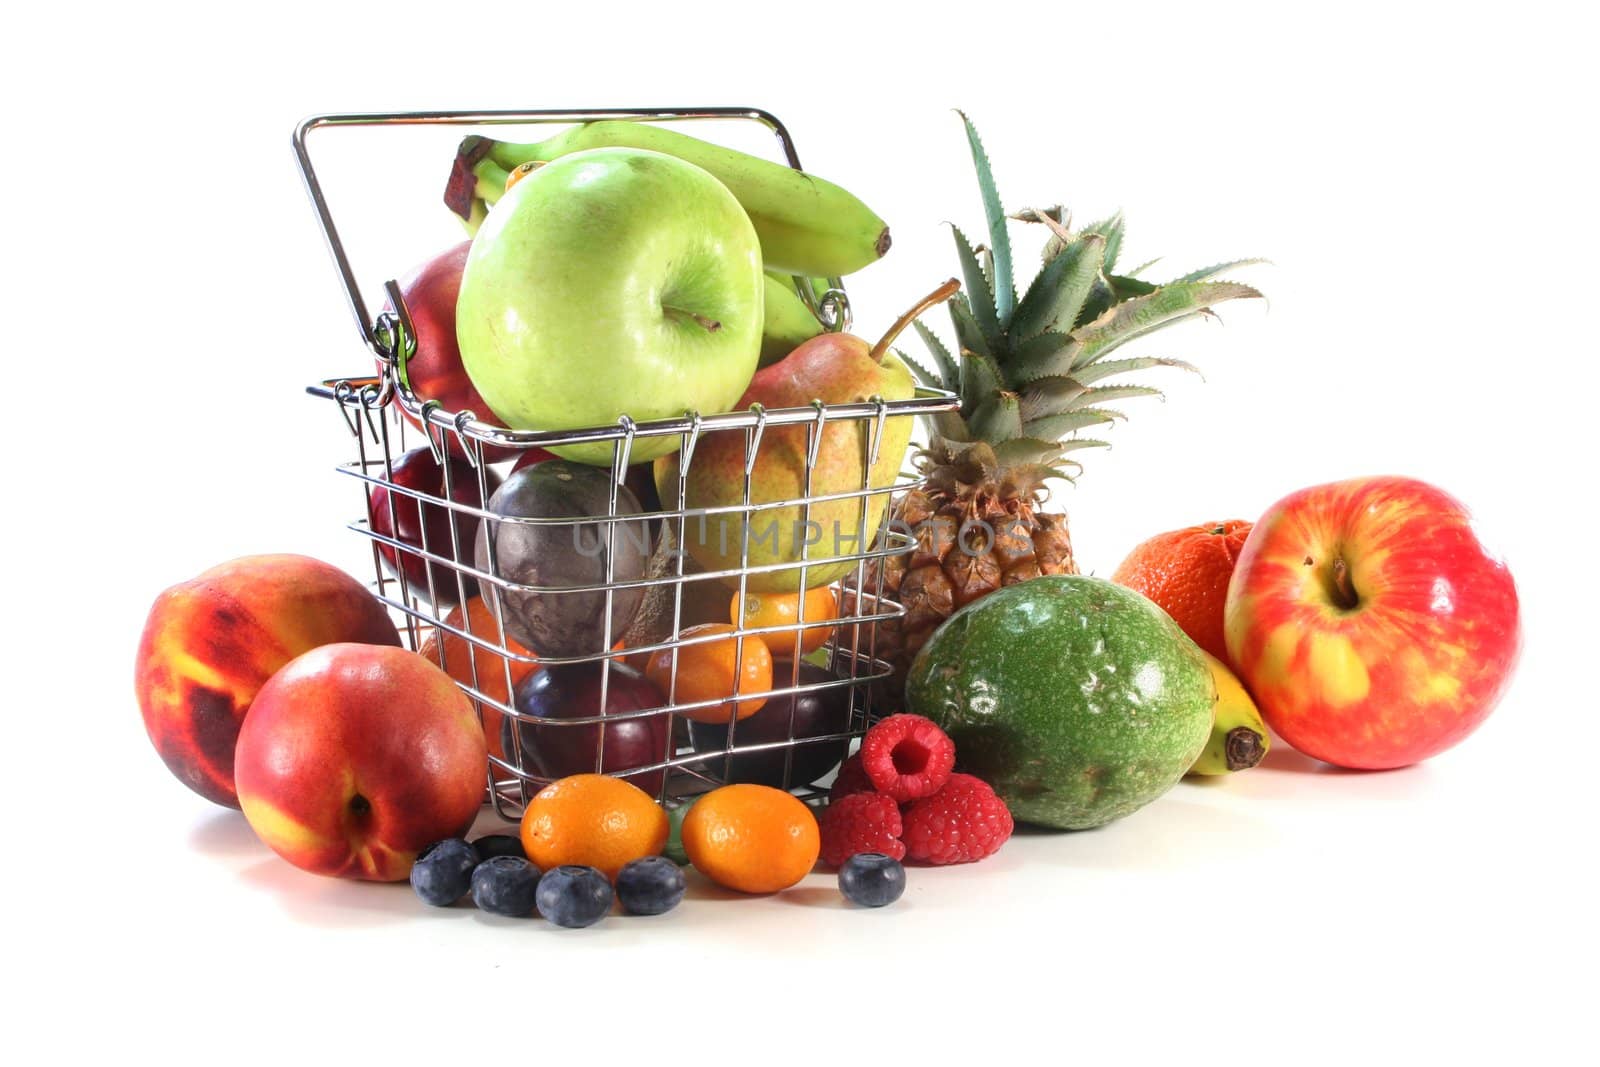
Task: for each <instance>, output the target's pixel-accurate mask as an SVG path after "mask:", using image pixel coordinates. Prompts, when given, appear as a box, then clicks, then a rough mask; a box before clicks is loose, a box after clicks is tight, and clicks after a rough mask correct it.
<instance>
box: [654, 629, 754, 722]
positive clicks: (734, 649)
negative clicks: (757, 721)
mask: <svg viewBox="0 0 1600 1067" xmlns="http://www.w3.org/2000/svg"><path fill="white" fill-rule="evenodd" d="M733 632H734V627H732V626H730V625H728V624H727V623H725V622H707V623H702V624H701V625H699V626H691V627H689V628H688V629H687V630H685V631H683V633H681V634H679V635H678V636H679V638H685V637H704V636H707V635H709V634H729V635H732V634H733ZM742 644H743V649H742V650H741V648H740V645H741V642H740V640H739V638H737V637H733V636H729V637H725V638H723V639H722V640H720V641H707V642H705V643H704V644H698V645H684V646H682V647H681V648H679V649H678V687H677V689H676V691H674V690H673V688H672V649H670V648H663V649H660V650H659V651H657V652H654V653H652V654H651V656H650V662H649V663H648V664H646V665H645V669H644V674H645V677H646V678H649V679H650V680H651V681H652V682H654V683H655V684H656V687H657V688H659V689H660V690H661V691H662V692H663V693H665V694H667V695H668V696H670V697H672V698H673V699H674V700H675V701H676V702H677V703H679V704H693V703H696V702H697V701H701V700H726V699H727V698H728V697H734V696H744V695H745V694H746V693H763V694H764V693H766V692H768V691H769V690H771V689H772V653H771V652H769V651H768V650H767V646H766V645H764V644H762V643H761V642H760V641H758V640H756V639H755V638H754V637H746V638H745V639H744V640H743V642H742ZM735 679H737V684H735ZM766 702H767V698H766V697H765V696H756V697H751V698H749V699H748V700H741V701H739V702H738V703H737V704H734V703H733V702H732V701H728V702H727V703H724V704H712V705H709V706H707V707H703V708H695V709H693V710H692V711H686V712H684V713H683V714H684V715H686V716H687V717H688V718H691V719H693V720H694V721H696V722H711V723H722V722H727V721H728V720H729V719H730V718H733V717H734V714H733V712H734V709H735V708H737V709H738V715H737V717H738V718H740V719H748V718H749V717H750V716H752V715H754V714H755V713H756V712H758V711H760V710H761V707H762V705H764V704H765V703H766Z"/></svg>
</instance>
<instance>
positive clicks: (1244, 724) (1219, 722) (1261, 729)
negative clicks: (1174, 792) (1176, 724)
mask: <svg viewBox="0 0 1600 1067" xmlns="http://www.w3.org/2000/svg"><path fill="white" fill-rule="evenodd" d="M1202 654H1203V655H1204V656H1205V657H1206V662H1207V663H1208V664H1209V665H1210V666H1211V677H1212V679H1213V680H1215V682H1216V683H1217V707H1216V714H1215V716H1213V718H1212V721H1211V737H1210V738H1209V739H1208V740H1207V741H1206V747H1205V751H1203V752H1201V753H1200V758H1199V759H1197V760H1195V761H1194V766H1192V767H1190V768H1189V773H1190V774H1206V775H1211V774H1231V773H1232V772H1234V771H1243V770H1248V769H1249V768H1251V767H1254V766H1255V765H1256V764H1258V763H1260V762H1261V758H1262V757H1263V756H1265V755H1266V754H1267V749H1269V748H1271V747H1272V739H1271V737H1269V736H1268V735H1267V724H1266V723H1264V722H1262V721H1261V713H1260V712H1259V711H1257V710H1256V705H1255V701H1253V700H1251V699H1250V694H1249V693H1248V692H1246V691H1245V688H1244V685H1243V683H1241V682H1240V681H1239V679H1238V678H1237V677H1235V676H1234V673H1233V672H1232V671H1230V670H1229V669H1228V668H1227V665H1226V664H1224V663H1223V662H1222V661H1221V660H1219V659H1217V658H1216V657H1215V656H1213V655H1212V654H1211V653H1209V652H1204V653H1202Z"/></svg>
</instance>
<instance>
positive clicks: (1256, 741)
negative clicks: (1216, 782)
mask: <svg viewBox="0 0 1600 1067" xmlns="http://www.w3.org/2000/svg"><path fill="white" fill-rule="evenodd" d="M1266 754H1267V749H1266V746H1264V745H1263V744H1262V743H1261V735H1260V734H1258V733H1256V732H1255V731H1254V730H1252V729H1250V727H1248V726H1235V727H1234V728H1233V729H1231V730H1229V731H1228V735H1227V737H1225V738H1224V739H1223V742H1222V755H1223V758H1224V759H1225V760H1226V761H1227V763H1228V770H1230V771H1244V770H1249V769H1250V768H1251V767H1254V766H1255V765H1256V764H1258V763H1260V762H1261V757H1263V756H1265V755H1266Z"/></svg>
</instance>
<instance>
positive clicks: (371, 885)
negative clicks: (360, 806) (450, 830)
mask: <svg viewBox="0 0 1600 1067" xmlns="http://www.w3.org/2000/svg"><path fill="white" fill-rule="evenodd" d="M239 880H240V881H241V882H243V883H244V884H245V885H246V886H247V887H249V888H251V889H257V890H260V891H262V892H265V893H269V894H271V895H272V897H273V899H275V900H276V901H277V902H278V904H279V905H280V906H281V907H282V908H283V910H284V911H285V912H286V913H287V914H288V915H289V916H290V917H291V918H293V919H294V920H295V921H296V922H301V923H304V924H306V925H307V926H317V927H327V928H333V929H341V930H348V929H351V928H353V927H373V926H388V925H393V924H397V923H405V922H426V921H430V920H432V921H443V920H448V919H450V918H453V917H455V916H456V915H458V914H461V915H464V914H466V913H467V912H469V911H470V910H472V909H471V908H470V906H468V907H465V908H464V907H462V906H461V905H459V904H458V905H456V906H455V907H451V908H429V907H423V906H421V905H419V904H418V902H417V898H416V896H415V895H414V894H413V893H412V892H411V886H410V885H408V884H407V883H405V882H391V883H383V882H363V881H356V880H348V879H343V878H326V877H323V876H322V875H317V874H309V873H307V872H305V871H302V870H300V869H299V868H298V867H295V866H293V865H292V864H289V863H286V862H284V861H283V860H281V859H279V858H278V857H277V856H272V855H269V856H268V857H267V858H265V859H263V860H262V861H261V862H260V863H254V864H251V865H250V866H248V867H245V868H243V869H241V870H240V871H239Z"/></svg>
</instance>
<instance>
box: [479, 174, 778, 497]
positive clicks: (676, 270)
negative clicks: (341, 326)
mask: <svg viewBox="0 0 1600 1067" xmlns="http://www.w3.org/2000/svg"><path fill="white" fill-rule="evenodd" d="M761 325H762V274H761V247H760V244H759V243H758V242H757V240H756V232H755V228H754V227H753V226H751V224H750V219H749V217H748V216H747V215H746V214H745V212H744V209H743V208H741V207H740V206H739V202H738V201H737V200H735V199H734V197H733V194H732V193H730V192H728V190H727V187H726V186H724V185H723V184H722V183H721V182H720V181H718V180H717V179H716V178H714V177H712V176H711V175H710V174H709V173H707V172H706V171H704V170H702V169H701V168H699V167H697V166H695V165H694V164H693V163H687V162H685V161H683V160H681V159H677V158H675V157H673V156H666V155H662V154H660V153H659V152H646V151H643V150H640V149H632V148H597V149H593V150H591V151H587V152H577V153H574V154H573V155H570V156H564V157H562V158H561V159H558V160H556V161H555V162H553V163H548V164H546V165H544V166H543V167H540V168H539V169H538V170H536V171H534V172H533V173H532V174H531V175H529V176H528V177H526V178H524V179H522V180H521V181H519V182H517V183H516V184H515V185H513V186H512V187H511V189H510V190H509V191H508V192H507V193H506V194H505V196H504V197H502V198H501V200H500V201H499V203H497V204H495V206H494V208H493V210H491V211H490V212H489V217H488V219H487V220H485V222H484V224H483V226H482V228H481V229H480V230H479V231H478V235H477V236H476V237H475V238H474V239H473V242H472V250H471V251H470V252H469V253H468V255H467V265H466V269H465V270H464V272H463V274H462V277H461V295H460V297H459V298H458V300H457V303H456V335H457V339H458V340H459V342H460V346H461V360H462V365H463V366H464V367H465V368H466V371H467V376H468V377H469V378H471V379H472V384H473V385H474V386H475V387H476V388H477V390H478V392H479V393H480V394H481V395H482V396H483V399H484V402H485V403H487V404H488V405H489V407H490V409H491V410H492V411H493V412H494V414H495V415H496V416H498V417H499V418H500V419H501V420H502V421H503V422H504V423H505V424H506V425H507V426H510V427H511V428H513V429H519V430H570V429H577V428H579V427H590V426H607V425H611V424H614V423H615V422H616V420H617V418H618V417H619V416H621V415H628V416H630V417H632V418H633V419H634V421H636V422H645V421H648V420H651V419H662V418H674V417H677V416H680V415H682V414H683V413H684V412H685V411H700V412H703V413H706V414H710V413H714V412H720V411H726V410H728V409H729V408H730V407H732V406H733V404H734V402H735V401H736V400H738V399H739V396H740V394H741V393H743V392H744V389H745V387H746V386H747V385H749V384H750V378H751V376H752V375H753V374H754V373H755V369H756V361H757V359H758V358H759V357H760V354H761ZM678 444H679V438H678V437H677V436H675V435H674V436H667V437H657V438H640V439H638V441H637V442H636V444H635V446H634V450H633V453H632V456H631V460H632V461H634V462H641V461H644V460H650V459H655V458H657V457H659V456H663V455H667V454H669V453H671V452H674V451H676V450H677V448H678ZM551 451H553V452H555V453H557V454H558V455H560V456H562V457H563V458H565V459H569V460H574V461H576V462H579V463H592V464H602V465H604V464H610V463H611V459H612V445H611V442H609V441H602V442H598V443H593V444H582V445H568V446H564V447H560V448H555V449H552V450H551Z"/></svg>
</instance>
